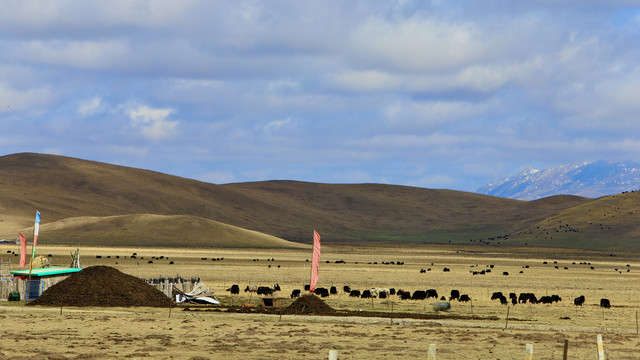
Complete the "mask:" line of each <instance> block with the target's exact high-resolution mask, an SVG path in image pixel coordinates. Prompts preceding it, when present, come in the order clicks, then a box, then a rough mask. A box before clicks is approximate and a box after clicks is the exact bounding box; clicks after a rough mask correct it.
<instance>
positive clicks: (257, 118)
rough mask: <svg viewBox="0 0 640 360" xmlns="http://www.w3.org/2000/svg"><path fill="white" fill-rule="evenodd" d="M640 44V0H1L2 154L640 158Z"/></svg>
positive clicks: (484, 167) (180, 165)
mask: <svg viewBox="0 0 640 360" xmlns="http://www.w3.org/2000/svg"><path fill="white" fill-rule="evenodd" d="M639 45H640V4H639V3H638V1H610V0H608V1H596V0H581V1H578V0H564V1H563V0H553V1H552V0H547V1H545V0H541V1H535V2H534V1H492V0H487V1H472V0H469V1H458V0H448V1H438V0H434V1H411V0H398V1H377V0H363V1H358V0H349V1H332V0H322V1H297V0H291V1H286V0H282V1H242V0H234V1H204V0H203V1H197V0H181V1H165V0H161V1H155V0H108V1H100V0H96V1H90V2H86V1H75V0H58V1H48V0H43V1H30V0H20V1H4V0H0V155H8V154H13V153H18V152H36V153H47V154H56V155H64V156H71V157H77V158H81V159H87V160H95V161H101V162H106V163H111V164H117V165H123V166H130V167H136V168H143V169H149V170H154V171H159V172H163V173H167V174H171V175H177V176H182V177H187V178H193V179H197V180H202V181H207V182H212V183H216V184H222V183H231V182H245V181H261V180H280V179H287V180H300V181H312V182H323V183H385V184H396V185H409V186H419V187H426V188H437V189H453V190H462V191H476V190H477V189H478V188H479V187H481V186H483V185H485V184H487V183H489V182H491V181H494V180H496V179H500V178H503V177H506V176H509V175H512V174H515V173H517V172H520V171H522V170H524V169H526V168H529V167H531V168H548V167H554V166H558V165H564V164H569V163H576V162H581V161H591V160H612V161H615V160H629V161H640V159H639V158H638V154H640V46H639ZM0 171H1V169H0Z"/></svg>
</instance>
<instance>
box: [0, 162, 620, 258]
mask: <svg viewBox="0 0 640 360" xmlns="http://www.w3.org/2000/svg"><path fill="white" fill-rule="evenodd" d="M615 199H616V201H618V200H621V199H618V198H615ZM594 201H597V200H594V199H587V198H581V197H576V196H554V197H550V198H545V199H541V200H537V201H519V200H512V199H505V198H498V197H493V196H486V195H479V194H474V193H466V192H460V191H452V190H431V189H423V188H415V187H406V186H394V185H381V184H318V183H305V182H296V181H265V182H253V183H239V184H226V185H215V184H209V183H204V182H199V181H195V180H190V179H184V178H180V177H175V176H170V175H166V174H161V173H157V172H153V171H148V170H141V169H133V168H127V167H122V166H115V165H109V164H104V163H98V162H92V161H86V160H80V159H74V158H68V157H62V156H53V155H41V154H29V153H23V154H14V155H8V156H3V157H0V220H2V221H0V237H4V238H6V239H15V237H16V232H17V231H18V230H19V229H23V228H28V227H30V226H32V225H33V214H34V211H35V210H36V209H38V210H39V211H40V212H41V213H42V231H41V238H42V239H43V241H49V242H50V243H69V242H72V243H75V241H82V242H83V243H95V244H109V243H110V241H113V239H114V238H117V237H121V238H128V239H139V240H140V243H139V245H143V244H146V245H154V244H155V242H156V241H157V242H161V244H162V245H165V244H167V245H171V244H175V245H176V246H178V245H180V246H200V245H202V246H209V245H210V246H217V245H216V241H220V244H223V243H225V241H222V240H214V238H215V236H213V235H211V236H209V235H208V234H214V233H216V232H217V231H222V230H216V229H218V228H219V227H220V226H223V224H227V225H232V226H235V227H239V228H243V229H249V230H253V231H259V232H261V233H264V234H269V235H271V236H275V237H278V238H281V239H286V240H289V241H298V242H310V241H311V233H312V230H313V229H316V230H318V231H319V232H320V233H321V235H322V237H323V241H324V242H328V243H337V242H356V243H361V242H370V241H403V242H407V241H408V242H426V243H434V242H439V243H446V242H449V241H451V242H457V243H468V242H469V239H480V238H488V237H491V236H494V235H499V234H511V237H510V239H513V240H509V241H512V242H513V243H518V240H517V239H516V238H517V237H516V236H515V235H516V233H518V232H519V231H522V230H523V229H531V228H532V227H535V226H536V224H538V223H541V222H544V221H546V220H548V219H550V218H552V217H554V216H557V215H558V214H561V213H562V212H563V211H570V210H571V209H573V208H577V209H579V208H580V206H586V205H588V204H590V203H592V202H594ZM125 215H126V216H125ZM149 215H156V216H160V217H152V216H149ZM63 220H64V221H63ZM221 223H222V224H221ZM49 224H51V226H52V227H51V228H50V229H48V228H47V226H49ZM131 228H136V229H138V230H136V231H138V232H137V233H129V232H127V231H128V230H126V229H131ZM184 231H193V234H194V236H187V238H189V239H190V240H188V241H187V240H185V236H184V234H185V232H184ZM161 232H162V233H161ZM89 234H91V236H90V237H88V235H89ZM123 234H124V236H123ZM144 234H155V235H154V236H156V235H157V237H156V240H151V239H150V238H148V237H145V236H143V235H144ZM160 234H162V239H160ZM236 234H237V232H236ZM244 234H245V235H246V234H255V233H244ZM628 234H631V233H628ZM242 236H244V235H242ZM242 236H237V237H236V238H240V237H242ZM629 236H631V235H629ZM196 237H201V238H202V240H198V241H202V242H198V243H197V244H196V243H191V241H193V240H191V238H196ZM256 241H257V242H256ZM256 241H254V240H251V241H248V243H249V244H258V243H261V242H262V241H266V238H262V240H256ZM523 241H525V240H523ZM503 243H508V241H503ZM207 244H209V245H207ZM129 245H131V244H130V243H129ZM539 245H553V246H565V245H566V246H573V247H581V244H580V243H575V242H574V241H573V240H571V241H566V242H563V240H562V239H558V238H555V239H554V240H553V242H549V243H544V241H540V244H539ZM242 246H245V245H242ZM246 246H250V245H246ZM251 246H252V245H251ZM273 246H280V245H273ZM589 247H590V248H599V247H601V244H597V243H590V246H589Z"/></svg>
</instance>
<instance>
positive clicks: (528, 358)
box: [524, 344, 533, 360]
mask: <svg viewBox="0 0 640 360" xmlns="http://www.w3.org/2000/svg"><path fill="white" fill-rule="evenodd" d="M524 359H525V360H533V344H527V347H526V348H525V350H524Z"/></svg>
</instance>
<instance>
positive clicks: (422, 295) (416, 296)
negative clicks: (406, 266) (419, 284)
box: [411, 290, 427, 300]
mask: <svg viewBox="0 0 640 360" xmlns="http://www.w3.org/2000/svg"><path fill="white" fill-rule="evenodd" d="M426 298H427V292H426V291H424V290H416V291H414V292H413V295H412V296H411V300H424V299H426Z"/></svg>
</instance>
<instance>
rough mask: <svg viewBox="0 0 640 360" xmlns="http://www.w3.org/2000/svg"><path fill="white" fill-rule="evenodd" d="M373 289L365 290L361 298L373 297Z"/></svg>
mask: <svg viewBox="0 0 640 360" xmlns="http://www.w3.org/2000/svg"><path fill="white" fill-rule="evenodd" d="M371 297H372V296H371V290H363V291H362V294H361V295H360V298H361V299H369V298H371Z"/></svg>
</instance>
